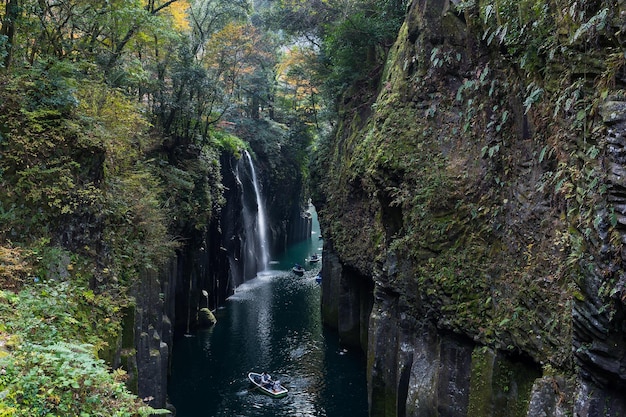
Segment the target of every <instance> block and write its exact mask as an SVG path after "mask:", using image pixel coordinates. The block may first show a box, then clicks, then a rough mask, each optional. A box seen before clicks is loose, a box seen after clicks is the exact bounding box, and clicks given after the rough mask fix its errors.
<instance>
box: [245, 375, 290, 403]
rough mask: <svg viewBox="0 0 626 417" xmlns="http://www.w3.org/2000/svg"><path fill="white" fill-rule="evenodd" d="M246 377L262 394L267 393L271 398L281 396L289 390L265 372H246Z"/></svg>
mask: <svg viewBox="0 0 626 417" xmlns="http://www.w3.org/2000/svg"><path fill="white" fill-rule="evenodd" d="M248 379H249V380H250V382H252V384H253V385H254V386H255V388H257V389H258V390H259V391H261V392H262V393H263V394H266V395H269V396H270V397H273V398H282V397H284V396H286V395H287V393H288V392H289V391H288V390H287V388H285V387H283V386H282V385H281V384H280V381H275V380H273V379H272V377H271V376H270V375H269V374H267V373H265V372H263V373H262V374H259V373H256V372H248Z"/></svg>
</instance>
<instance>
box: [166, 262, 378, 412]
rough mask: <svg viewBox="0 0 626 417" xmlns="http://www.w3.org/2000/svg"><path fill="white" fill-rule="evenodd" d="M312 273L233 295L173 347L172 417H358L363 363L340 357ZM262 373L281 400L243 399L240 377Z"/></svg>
mask: <svg viewBox="0 0 626 417" xmlns="http://www.w3.org/2000/svg"><path fill="white" fill-rule="evenodd" d="M316 274H317V271H316V270H314V269H311V270H310V271H307V274H306V275H305V277H303V278H301V277H296V276H294V275H293V274H291V273H289V272H286V271H278V272H274V273H271V274H268V275H265V276H262V277H259V278H257V279H255V280H253V281H251V282H249V283H246V284H245V285H244V286H242V287H241V288H239V289H238V291H237V293H236V294H235V295H234V296H233V297H231V298H230V299H229V301H228V303H227V304H226V306H225V308H224V309H222V310H218V311H217V312H216V316H217V319H218V324H217V325H216V326H215V327H214V328H213V329H211V330H209V331H204V332H201V333H198V335H197V337H195V338H181V339H179V340H177V342H176V344H175V349H174V356H173V366H172V376H171V378H170V400H171V401H172V403H173V404H174V405H175V406H176V408H177V411H178V413H177V416H178V417H211V416H220V417H221V416H224V417H226V416H228V417H232V416H248V417H250V416H252V417H255V416H258V417H267V416H273V417H278V416H290V417H292V416H301V417H345V416H354V417H365V416H367V399H366V388H365V371H364V369H365V363H364V358H363V357H362V356H361V355H358V354H347V355H342V354H341V353H342V349H341V348H340V347H339V345H338V343H337V336H336V334H334V333H329V334H326V332H325V330H324V329H323V326H322V324H321V318H320V313H319V293H320V287H319V285H318V284H317V283H316V282H315V275H316ZM249 371H257V372H263V371H267V372H270V373H271V374H272V376H273V377H274V378H275V379H279V380H280V381H281V383H282V384H283V385H284V386H285V387H287V388H288V389H289V395H288V396H287V397H285V398H283V399H273V398H270V397H268V396H266V395H263V394H261V393H259V392H257V391H249V389H248V388H249V383H248V380H247V372H249Z"/></svg>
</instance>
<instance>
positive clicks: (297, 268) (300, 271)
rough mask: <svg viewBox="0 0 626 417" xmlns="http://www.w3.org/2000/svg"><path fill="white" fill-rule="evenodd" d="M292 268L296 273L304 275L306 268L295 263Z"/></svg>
mask: <svg viewBox="0 0 626 417" xmlns="http://www.w3.org/2000/svg"><path fill="white" fill-rule="evenodd" d="M291 270H292V271H293V273H294V274H296V275H304V268H303V267H302V265H300V264H295V265H294V266H293V268H291Z"/></svg>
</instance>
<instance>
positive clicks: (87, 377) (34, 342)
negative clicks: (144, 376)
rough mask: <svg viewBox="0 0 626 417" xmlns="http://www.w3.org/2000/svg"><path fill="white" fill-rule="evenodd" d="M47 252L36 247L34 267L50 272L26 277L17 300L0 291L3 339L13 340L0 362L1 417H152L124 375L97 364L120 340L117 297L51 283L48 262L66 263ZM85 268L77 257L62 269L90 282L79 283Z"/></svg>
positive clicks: (65, 283) (0, 333)
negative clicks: (129, 388) (99, 355)
mask: <svg viewBox="0 0 626 417" xmlns="http://www.w3.org/2000/svg"><path fill="white" fill-rule="evenodd" d="M42 244H44V245H45V242H42ZM50 250H51V252H50V254H47V253H45V251H43V247H41V248H39V249H37V248H36V249H35V250H34V251H33V256H34V259H33V262H35V263H36V264H39V268H38V270H39V271H40V273H41V272H45V271H52V272H49V273H47V274H45V275H38V276H30V277H29V278H28V281H29V283H27V285H25V287H24V288H23V290H22V291H20V292H19V293H17V294H14V293H12V292H5V291H1V290H0V316H2V317H3V325H2V326H1V327H0V338H2V337H3V336H4V335H5V334H12V335H13V339H15V341H14V342H13V343H12V346H11V350H10V351H9V352H8V354H7V355H0V370H2V372H0V393H1V395H0V415H3V414H2V413H8V414H7V415H11V416H16V417H19V416H24V417H26V416H28V417H31V416H33V415H42V416H48V415H55V416H59V417H60V416H68V417H70V416H72V417H73V416H78V415H81V416H82V415H106V416H128V417H134V416H137V415H146V416H147V415H149V414H150V412H151V409H150V408H149V407H145V406H144V405H143V404H142V403H141V402H140V401H139V400H138V399H137V397H136V396H134V395H132V394H130V393H129V392H128V391H127V389H126V388H125V386H124V384H123V380H124V376H125V373H124V372H123V371H121V370H118V371H115V372H111V371H110V370H109V369H108V367H107V366H106V365H105V363H104V361H102V360H101V359H97V352H99V351H101V350H103V349H105V348H107V343H108V341H114V340H117V338H118V337H119V334H120V323H121V306H122V304H121V300H120V298H119V295H117V294H115V293H94V292H93V291H92V290H88V289H86V287H85V286H84V285H77V284H75V283H74V282H72V281H58V280H57V279H50V277H55V276H56V273H55V272H54V270H56V269H57V267H56V266H55V265H54V264H55V263H56V262H55V261H54V260H53V259H51V257H50V255H53V254H56V255H58V256H60V257H61V258H63V256H64V251H62V250H60V249H55V248H50ZM51 262H52V264H51ZM83 262H84V260H80V259H78V258H74V259H72V260H71V261H70V263H69V264H68V265H66V268H67V269H68V270H69V271H72V275H73V278H74V279H73V281H77V282H80V281H83V280H84V279H85V278H87V277H82V278H81V275H82V274H83V272H82V271H83V270H84V269H85V266H84V265H83Z"/></svg>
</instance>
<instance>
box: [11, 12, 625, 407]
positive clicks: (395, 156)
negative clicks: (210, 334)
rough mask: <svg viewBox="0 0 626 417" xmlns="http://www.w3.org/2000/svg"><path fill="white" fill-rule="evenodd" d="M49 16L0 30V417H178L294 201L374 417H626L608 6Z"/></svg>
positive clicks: (619, 173) (618, 79)
mask: <svg viewBox="0 0 626 417" xmlns="http://www.w3.org/2000/svg"><path fill="white" fill-rule="evenodd" d="M18 3H19V4H21V5H23V6H25V7H17V5H18ZM66 3H67V4H66ZM66 3H65V2H63V3H62V4H61V3H56V2H35V1H28V0H24V2H16V1H14V0H9V1H5V5H6V8H5V9H4V10H1V11H0V22H1V23H2V26H1V28H0V29H1V30H0V58H2V60H3V62H2V65H1V66H0V70H1V71H0V151H1V153H0V313H1V317H2V321H1V322H0V416H3V415H7V416H8V415H15V416H17V417H26V416H28V417H30V416H31V415H34V414H33V413H35V411H36V412H37V413H39V414H38V415H47V414H46V413H51V414H54V413H56V414H54V415H59V416H65V415H67V416H70V415H72V416H73V415H79V413H80V412H87V411H85V410H90V411H93V413H92V415H98V413H100V415H107V412H109V413H112V411H110V410H116V411H115V412H118V413H119V415H120V416H122V415H133V416H134V415H141V413H143V414H144V415H147V414H149V413H151V412H157V411H155V410H150V409H147V408H142V407H145V406H151V407H155V408H157V409H165V408H170V409H172V407H171V406H170V404H168V398H167V392H168V375H169V372H170V364H171V358H172V348H173V346H174V345H175V344H176V343H177V340H179V338H181V337H184V336H185V335H189V334H195V333H196V332H197V331H198V329H200V327H202V326H201V323H200V321H199V319H198V311H199V310H200V309H202V308H207V309H210V310H216V309H219V308H220V307H222V306H223V305H224V303H225V302H226V299H227V298H228V297H230V296H231V295H232V294H233V293H234V292H235V289H236V288H237V287H238V286H240V285H242V284H244V283H245V282H246V281H248V280H250V279H252V278H254V277H255V276H256V275H257V273H258V271H262V270H265V269H267V268H268V264H269V261H270V259H272V256H277V255H279V254H281V253H284V252H285V250H286V249H287V248H289V247H290V245H292V244H293V243H296V242H300V241H303V240H305V239H308V238H309V237H310V235H311V227H312V226H311V217H310V216H309V215H308V214H307V212H306V209H307V207H308V204H309V201H311V202H312V203H313V205H314V206H315V207H316V208H317V210H318V214H319V219H320V224H321V232H322V235H323V237H324V248H323V256H322V275H323V279H322V286H321V300H320V302H321V305H320V306H319V307H320V310H321V320H322V321H323V323H324V324H325V325H326V326H328V328H330V329H333V330H334V332H335V334H336V335H337V336H338V338H339V341H340V344H341V346H343V347H345V348H346V349H350V350H355V349H360V350H362V352H363V353H364V355H365V356H366V358H367V362H366V363H365V364H363V366H364V367H365V369H366V373H367V396H368V406H369V415H370V416H371V417H409V416H410V417H417V416H442V417H443V416H446V417H448V416H449V417H457V416H459V417H461V416H463V417H465V416H472V417H474V416H479V417H482V416H485V417H489V416H507V417H509V416H524V417H534V416H545V417H557V416H578V417H600V416H606V417H618V416H623V415H626V395H625V394H626V327H625V326H626V325H625V322H626V321H625V320H626V274H625V272H624V270H625V267H624V265H625V262H624V261H625V259H626V252H625V251H624V244H625V243H626V191H625V190H626V182H625V180H624V178H626V169H625V164H626V159H625V158H624V149H625V146H626V92H625V91H626V55H624V50H625V43H626V38H625V37H624V33H626V18H625V17H626V3H625V2H624V1H622V0H594V1H585V2H581V1H574V0H554V1H550V2H547V1H540V0H522V1H514V0H475V1H474V0H413V1H400V0H385V1H380V2H377V1H373V0H372V1H366V0H363V1H358V2H351V1H338V2H327V1H317V0H316V1H293V2H272V1H254V2H247V1H241V2H239V1H236V2H231V1H209V2H199V1H189V2H187V1H185V2H183V1H174V2H146V4H143V3H142V4H139V3H137V4H135V2H103V3H102V4H100V3H98V5H95V3H94V2H79V1H76V2H74V1H71V2H66ZM105 3H106V4H105ZM130 3H133V4H130ZM278 3H280V7H283V8H284V9H281V10H279V12H276V13H275V14H270V13H269V12H267V10H269V9H271V7H273V6H278ZM65 5H71V6H72V7H69V6H68V7H67V8H65V7H64V6H65ZM174 5H175V6H176V7H178V8H174V7H172V9H168V7H170V6H174ZM26 6H28V7H26ZM62 6H63V7H62ZM288 6H289V7H291V8H289V7H288ZM265 12H267V13H268V14H264V13H265ZM185 13H190V15H189V16H191V17H192V18H189V19H188V21H192V22H194V24H195V25H188V24H187V23H185V21H183V20H184V19H183V18H181V16H186V14H185ZM108 16H113V17H115V18H114V19H113V18H111V19H108V18H105V17H108ZM225 16H227V17H228V19H226V18H224V17H225ZM398 16H399V20H398ZM212 17H215V19H212ZM217 17H220V18H224V19H225V20H224V21H222V20H220V19H218V18H217ZM124 19H126V20H124ZM86 22H89V24H87V23H86ZM276 22H279V24H280V25H282V26H281V28H280V31H278V30H277V31H276V32H273V33H272V34H270V35H267V34H266V33H262V31H261V30H260V27H261V26H262V25H261V24H265V25H267V26H271V25H272V24H276ZM396 23H397V25H396ZM212 25H215V26H212ZM307 25H308V26H307ZM281 31H284V32H281ZM277 33H282V34H284V33H289V34H290V35H291V36H293V37H294V38H295V39H297V40H298V42H295V44H294V43H293V41H291V40H290V42H292V43H286V44H279V43H278V42H277V41H276V40H277V39H278V38H280V36H278V35H277ZM390 33H391V35H390ZM311 34H314V35H315V36H309V35H311ZM266 35H267V36H266ZM307 36H309V37H308V38H307ZM131 40H132V41H131ZM304 40H313V41H314V42H313V44H314V47H313V48H312V50H313V51H315V53H310V54H309V52H310V51H307V50H305V48H302V49H300V47H301V46H302V45H303V44H305V43H306V42H305V41H304ZM274 42H277V43H274ZM286 45H287V46H286ZM272 48H275V51H280V54H282V55H283V56H282V58H281V59H284V61H281V60H280V59H279V58H278V55H280V54H278V53H277V52H276V53H275V54H274V53H270V52H269V51H270V50H271V49H272ZM285 57H286V58H285ZM311 57H313V58H311ZM286 62H287V63H286ZM287 67H288V68H287ZM285 68H287V69H285ZM320 79H322V81H320ZM316 82H317V83H319V84H316ZM322 89H325V94H326V95H327V96H330V97H331V99H330V100H328V102H329V103H330V104H328V105H327V106H326V107H324V106H322V104H320V103H321V101H322V100H321V96H322V95H321V93H320V91H321V90H322ZM309 162H310V163H309ZM259 215H260V216H261V218H265V219H266V221H260V220H259V218H258V216H259ZM218 326H219V323H218ZM77 358H78V359H80V360H77ZM85 358H87V359H85ZM70 365H71V366H70ZM68 367H69V368H68ZM68 369H69V370H71V372H70V371H69V370H68ZM94 369H97V370H98V372H96V371H94ZM111 392H114V393H115V394H114V395H113V394H111ZM101 405H102V406H103V407H108V408H105V409H104V411H103V410H101V409H97V410H96V409H95V407H100V406H101ZM87 407H94V410H91V409H88V408H87ZM33 410H35V411H33ZM107 410H108V411H107ZM158 412H162V413H165V412H166V411H164V410H161V411H158ZM123 413H126V414H123Z"/></svg>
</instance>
